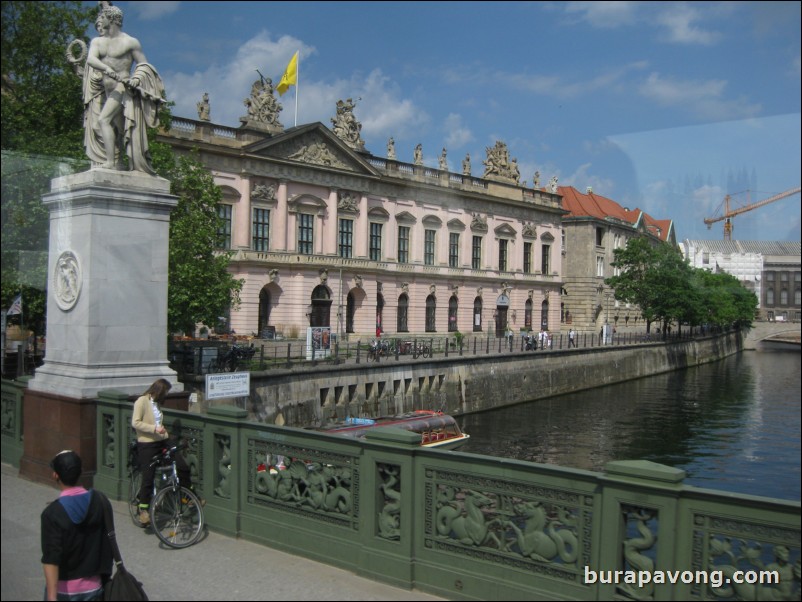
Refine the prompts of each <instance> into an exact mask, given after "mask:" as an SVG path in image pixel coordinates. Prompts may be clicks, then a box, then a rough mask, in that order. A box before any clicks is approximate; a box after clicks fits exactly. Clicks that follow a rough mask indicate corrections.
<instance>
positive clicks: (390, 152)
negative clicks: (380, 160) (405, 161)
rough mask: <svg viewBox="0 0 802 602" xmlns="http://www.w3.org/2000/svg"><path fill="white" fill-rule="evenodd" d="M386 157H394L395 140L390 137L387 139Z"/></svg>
mask: <svg viewBox="0 0 802 602" xmlns="http://www.w3.org/2000/svg"><path fill="white" fill-rule="evenodd" d="M387 158H388V159H395V140H393V138H392V137H390V139H389V140H388V141H387Z"/></svg>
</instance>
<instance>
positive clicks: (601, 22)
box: [565, 2, 637, 29]
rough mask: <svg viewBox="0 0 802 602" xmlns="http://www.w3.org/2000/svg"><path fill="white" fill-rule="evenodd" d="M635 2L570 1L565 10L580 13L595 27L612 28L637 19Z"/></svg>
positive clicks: (629, 23) (584, 19)
mask: <svg viewBox="0 0 802 602" xmlns="http://www.w3.org/2000/svg"><path fill="white" fill-rule="evenodd" d="M636 5H637V3H635V2H568V3H566V5H565V12H566V13H568V14H575V15H579V16H580V18H581V19H582V20H583V21H586V22H587V23H589V24H591V25H592V26H593V27H599V28H603V29H611V28H615V27H620V26H622V25H632V24H633V23H634V22H635V21H636V16H635V9H636Z"/></svg>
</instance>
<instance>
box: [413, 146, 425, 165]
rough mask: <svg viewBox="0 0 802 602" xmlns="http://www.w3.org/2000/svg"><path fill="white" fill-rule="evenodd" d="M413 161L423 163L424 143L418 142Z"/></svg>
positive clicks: (417, 163) (418, 163)
mask: <svg viewBox="0 0 802 602" xmlns="http://www.w3.org/2000/svg"><path fill="white" fill-rule="evenodd" d="M413 162H414V163H415V165H423V145H421V144H418V145H417V146H416V147H415V153H414V155H413Z"/></svg>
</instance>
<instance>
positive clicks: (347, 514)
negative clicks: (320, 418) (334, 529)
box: [247, 439, 359, 529]
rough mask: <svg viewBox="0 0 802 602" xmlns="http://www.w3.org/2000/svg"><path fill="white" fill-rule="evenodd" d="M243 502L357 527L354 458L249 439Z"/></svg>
mask: <svg viewBox="0 0 802 602" xmlns="http://www.w3.org/2000/svg"><path fill="white" fill-rule="evenodd" d="M247 491H248V502H250V503H252V504H256V505H259V506H264V507H268V508H280V509H282V510H285V511H288V512H293V513H297V514H304V515H306V516H308V517H309V518H313V519H315V520H322V521H325V522H329V523H334V524H339V525H342V526H349V527H351V528H352V529H357V528H358V526H359V460H358V458H357V457H354V456H349V455H346V454H339V453H335V452H330V451H324V450H318V449H312V448H305V447H297V446H294V445H289V444H283V443H273V442H267V441H260V440H256V439H250V440H249V441H248V486H247Z"/></svg>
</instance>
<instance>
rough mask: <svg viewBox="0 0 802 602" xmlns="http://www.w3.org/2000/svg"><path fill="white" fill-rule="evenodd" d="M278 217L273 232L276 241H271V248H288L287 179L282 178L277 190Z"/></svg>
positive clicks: (275, 249) (284, 249) (281, 249)
mask: <svg viewBox="0 0 802 602" xmlns="http://www.w3.org/2000/svg"><path fill="white" fill-rule="evenodd" d="M276 201H277V204H276V219H275V222H273V224H274V225H273V227H272V230H273V232H272V234H273V238H274V241H271V244H270V246H271V249H272V250H274V251H286V250H287V226H288V220H287V181H286V180H282V181H281V182H279V184H278V190H277V191H276Z"/></svg>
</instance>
